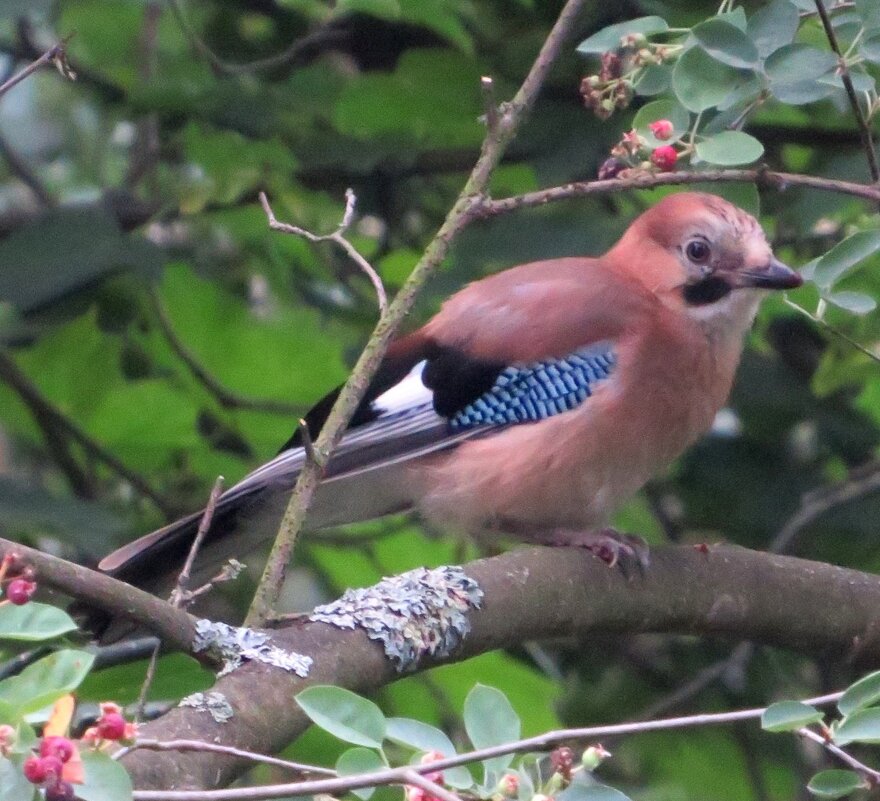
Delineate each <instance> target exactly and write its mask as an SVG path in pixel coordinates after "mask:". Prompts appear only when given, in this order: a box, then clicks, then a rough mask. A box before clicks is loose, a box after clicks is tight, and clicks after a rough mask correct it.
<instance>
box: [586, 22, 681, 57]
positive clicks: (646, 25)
mask: <svg viewBox="0 0 880 801" xmlns="http://www.w3.org/2000/svg"><path fill="white" fill-rule="evenodd" d="M667 30H669V25H667V24H666V20H665V19H663V17H638V18H637V19H631V20H628V21H626V22H618V23H617V24H616V25H609V26H608V27H607V28H602V30H601V31H599V32H598V33H594V34H593V35H592V36H591V37H590V38H589V39H584V41H583V42H581V43H580V44H579V45H578V47H577V51H578V53H585V54H591V53H604V52H606V51H608V50H616V49H617V48H618V47H620V40H621V39H622V38H623V37H624V36H628V35H629V34H631V33H642V34H644V35H645V36H651V35H652V34H654V33H662V32H663V31H667Z"/></svg>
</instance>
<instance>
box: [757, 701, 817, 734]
mask: <svg viewBox="0 0 880 801" xmlns="http://www.w3.org/2000/svg"><path fill="white" fill-rule="evenodd" d="M823 717H824V715H823V714H822V713H821V712H820V711H819V710H818V709H816V708H815V707H812V706H810V705H809V704H802V703H801V702H800V701H780V702H779V703H778V704H771V705H770V706H768V707H767V708H766V709H765V710H764V714H763V715H761V728H762V729H764V731H795V730H797V729H801V728H803V727H804V726H809V724H811V723H818V722H819V721H820V720H822V719H823Z"/></svg>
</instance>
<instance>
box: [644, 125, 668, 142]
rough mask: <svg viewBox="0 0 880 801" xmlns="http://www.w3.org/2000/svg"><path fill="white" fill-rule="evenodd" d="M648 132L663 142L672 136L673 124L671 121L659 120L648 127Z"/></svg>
mask: <svg viewBox="0 0 880 801" xmlns="http://www.w3.org/2000/svg"><path fill="white" fill-rule="evenodd" d="M648 130H649V131H650V132H651V133H652V134H654V136H655V137H656V138H657V139H659V140H660V141H661V142H665V141H666V140H667V139H669V137H670V136H672V123H671V122H670V121H669V120H657V121H656V122H652V123H650V124H649V125H648Z"/></svg>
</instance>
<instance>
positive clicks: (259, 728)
mask: <svg viewBox="0 0 880 801" xmlns="http://www.w3.org/2000/svg"><path fill="white" fill-rule="evenodd" d="M465 571H466V573H467V575H468V576H470V577H471V578H472V579H473V580H475V581H476V582H477V583H478V584H479V586H480V588H481V589H482V590H483V593H484V598H483V602H482V606H481V608H480V609H479V611H474V612H471V613H470V615H469V619H470V623H471V631H470V633H469V634H468V635H467V636H466V637H465V638H464V640H463V641H462V643H461V644H460V645H459V646H458V647H457V648H456V649H455V651H454V653H452V654H451V655H450V656H449V657H447V658H446V659H443V660H441V659H437V660H431V659H426V660H424V661H423V662H422V663H420V664H419V666H418V669H419V670H425V669H428V668H430V667H433V666H434V665H436V664H439V663H441V662H444V661H445V662H449V661H459V660H462V659H467V658H468V657H471V656H475V655H476V654H479V653H483V652H485V651H489V650H493V649H496V648H507V647H514V646H517V645H519V644H521V643H522V642H523V641H527V640H530V639H546V638H553V637H561V636H578V637H586V636H588V635H590V634H594V633H609V632H627V633H631V632H677V633H682V634H701V635H711V636H721V637H725V638H726V637H730V638H732V639H737V640H739V639H751V640H754V641H756V642H760V643H766V644H769V645H775V646H781V647H785V648H791V649H796V650H801V651H806V652H810V653H812V654H814V655H824V656H825V657H826V658H828V659H833V660H836V661H838V662H847V661H850V660H856V659H857V660H859V661H865V662H870V661H872V660H873V661H875V662H876V660H877V659H878V658H880V637H877V636H876V629H877V625H876V619H877V614H876V610H877V609H878V608H880V577H877V576H873V575H868V574H865V573H859V572H857V571H853V570H844V569H842V568H837V567H833V566H830V565H826V564H821V563H817V562H810V561H806V560H802V559H795V558H793V557H785V556H775V555H771V554H762V553H757V552H754V551H749V550H745V549H742V548H732V547H713V548H710V549H709V551H708V552H705V553H704V552H701V551H698V550H695V549H693V548H691V547H686V546H681V547H670V548H657V549H655V550H653V551H652V561H651V566H650V568H649V569H648V570H647V571H646V573H645V575H644V576H643V577H639V578H636V579H632V580H627V579H626V578H625V577H624V576H623V575H622V574H621V573H620V572H619V571H617V570H613V569H609V568H608V567H607V565H605V564H604V563H603V562H601V561H600V560H598V559H596V558H595V557H593V556H592V555H590V554H589V553H587V552H583V551H579V550H576V549H572V548H521V549H518V550H515V551H512V552H510V553H507V554H504V555H502V556H497V557H493V558H490V559H483V560H479V561H477V562H473V563H471V564H469V565H467V566H466V567H465ZM273 640H274V642H275V644H277V645H278V646H279V647H281V648H285V649H288V650H293V651H296V652H298V653H301V654H305V655H308V656H311V657H312V658H313V659H314V663H313V665H312V668H311V673H310V675H309V676H308V678H307V679H300V678H298V677H296V676H294V675H293V674H290V673H286V672H285V671H281V670H277V669H273V668H270V667H267V666H266V665H262V664H258V663H248V664H246V665H244V666H243V667H242V668H240V669H238V670H236V671H234V672H233V673H231V674H229V675H227V676H224V677H223V678H222V679H220V680H219V681H218V682H217V684H216V685H215V687H214V689H215V690H216V691H218V692H221V693H223V695H224V696H225V697H226V698H227V700H228V701H229V702H230V704H231V705H232V707H233V709H234V710H235V714H234V715H233V717H232V718H231V719H230V720H228V721H227V722H226V723H224V724H218V723H216V722H214V721H213V720H212V719H211V717H210V716H209V715H207V714H205V713H203V712H201V713H200V712H198V711H196V710H193V709H183V708H178V709H174V710H172V711H171V712H169V713H168V714H167V715H166V716H164V717H163V718H162V719H161V720H159V721H156V722H153V723H148V724H146V725H145V726H144V728H143V732H142V734H143V736H144V737H155V738H161V739H169V738H176V737H186V738H190V739H198V740H204V741H207V742H220V743H227V744H231V745H234V746H235V747H238V748H244V749H247V750H249V751H257V752H263V753H275V752H277V751H279V750H280V749H281V748H283V747H284V746H286V745H287V744H288V743H289V742H290V741H291V740H293V739H294V738H295V737H297V736H298V735H299V734H301V733H302V732H303V731H304V730H305V729H306V728H307V726H308V725H309V721H308V719H307V718H306V716H305V715H304V714H303V713H302V711H301V710H300V709H299V708H298V707H297V706H296V705H295V704H293V703H290V704H284V705H274V706H273V709H272V714H271V715H267V714H265V702H266V699H270V698H292V697H293V696H294V695H295V694H296V693H297V692H299V691H300V690H301V689H303V688H304V687H305V686H307V685H309V684H313V683H318V684H335V685H338V686H342V687H347V688H349V689H352V690H354V691H356V692H370V691H373V690H375V689H377V688H378V687H381V686H384V685H385V684H387V683H389V682H391V681H393V680H395V679H396V678H398V674H397V673H396V671H395V669H394V666H393V665H392V663H391V662H390V661H389V660H388V659H387V658H386V656H385V655H384V652H383V650H382V648H381V646H380V645H379V644H377V643H376V642H375V641H373V640H370V639H368V637H367V635H366V634H365V633H364V632H363V631H362V630H360V629H357V630H354V631H349V630H342V629H337V628H335V627H333V626H330V625H325V624H322V623H312V622H308V621H299V622H296V623H294V624H292V625H290V626H288V627H286V628H284V629H279V630H277V631H276V632H275V634H274V636H273ZM124 762H125V764H126V766H127V768H128V769H129V770H130V772H131V774H132V777H133V779H134V782H135V786H136V787H138V788H141V789H145V790H146V789H150V788H154V789H158V788H163V787H171V786H174V787H191V788H209V787H216V786H217V785H218V783H221V782H222V783H225V782H228V781H229V780H230V779H231V778H232V777H234V776H235V775H237V774H238V773H240V772H241V771H242V770H244V769H245V768H246V766H247V765H246V763H245V762H242V761H240V760H236V759H233V758H230V757H229V756H225V755H222V754H205V753H198V754H184V755H176V756H173V757H171V756H169V755H167V754H161V753H135V754H131V755H130V756H127V757H126V758H125V759H124ZM437 764H438V765H439V763H437Z"/></svg>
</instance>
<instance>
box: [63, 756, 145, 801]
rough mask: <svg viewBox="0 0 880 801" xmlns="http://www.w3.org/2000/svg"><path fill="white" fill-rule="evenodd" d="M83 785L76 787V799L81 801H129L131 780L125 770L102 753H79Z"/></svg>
mask: <svg viewBox="0 0 880 801" xmlns="http://www.w3.org/2000/svg"><path fill="white" fill-rule="evenodd" d="M80 756H81V757H82V762H83V770H84V772H85V783H84V784H78V785H76V797H77V798H81V799H83V801H130V799H131V795H132V787H131V779H130V778H129V776H128V773H127V772H126V770H125V768H124V767H122V765H120V764H119V763H118V762H116V761H115V760H113V759H111V758H110V757H109V756H108V755H107V754H105V753H104V752H103V751H94V750H92V749H84V750H82V751H81V752H80Z"/></svg>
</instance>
